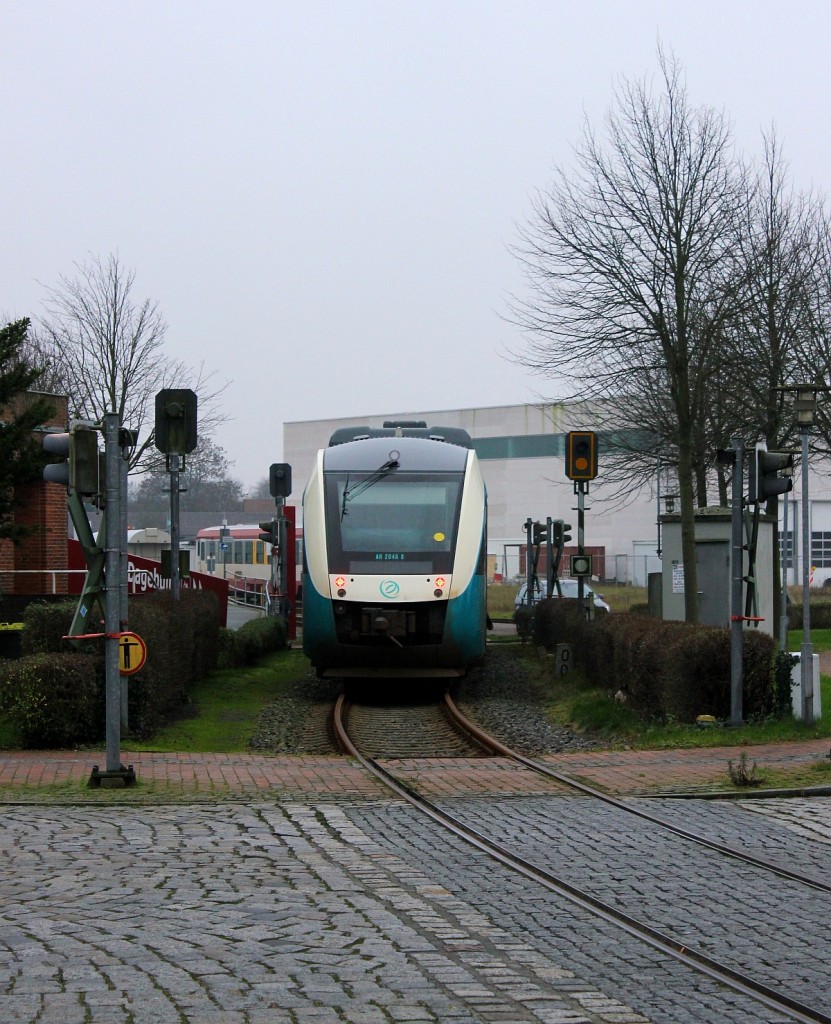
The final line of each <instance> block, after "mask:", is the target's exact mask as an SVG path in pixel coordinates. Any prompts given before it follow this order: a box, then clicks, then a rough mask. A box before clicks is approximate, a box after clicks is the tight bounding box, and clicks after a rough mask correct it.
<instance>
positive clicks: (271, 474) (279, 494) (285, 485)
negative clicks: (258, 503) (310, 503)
mask: <svg viewBox="0 0 831 1024" xmlns="http://www.w3.org/2000/svg"><path fill="white" fill-rule="evenodd" d="M268 489H269V492H270V493H271V496H272V497H273V498H287V497H288V496H289V495H290V494H291V466H290V465H289V464H288V463H287V462H274V463H272V464H271V466H270V467H269V470H268Z"/></svg>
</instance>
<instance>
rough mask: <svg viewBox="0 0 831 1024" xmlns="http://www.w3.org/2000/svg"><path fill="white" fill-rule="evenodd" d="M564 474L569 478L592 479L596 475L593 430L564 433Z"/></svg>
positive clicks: (595, 443)
mask: <svg viewBox="0 0 831 1024" xmlns="http://www.w3.org/2000/svg"><path fill="white" fill-rule="evenodd" d="M566 476H567V477H568V478H569V480H594V478H595V477H596V476H597V434H595V433H594V431H593V430H572V431H570V432H569V433H568V434H566Z"/></svg>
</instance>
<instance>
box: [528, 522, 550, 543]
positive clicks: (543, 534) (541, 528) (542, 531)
mask: <svg viewBox="0 0 831 1024" xmlns="http://www.w3.org/2000/svg"><path fill="white" fill-rule="evenodd" d="M547 535H548V528H547V526H546V525H545V524H544V523H534V527H533V534H532V543H534V544H544V543H545V542H546V540H547Z"/></svg>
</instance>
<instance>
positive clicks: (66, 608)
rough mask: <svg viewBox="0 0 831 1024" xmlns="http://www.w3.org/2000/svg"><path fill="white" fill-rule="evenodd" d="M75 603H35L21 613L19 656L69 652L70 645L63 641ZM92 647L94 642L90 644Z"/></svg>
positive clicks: (76, 605)
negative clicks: (21, 625) (21, 627)
mask: <svg viewBox="0 0 831 1024" xmlns="http://www.w3.org/2000/svg"><path fill="white" fill-rule="evenodd" d="M77 607H78V602H77V600H76V601H60V602H58V603H51V604H46V603H44V602H41V601H36V602H33V603H32V604H30V605H29V606H28V607H27V608H26V610H25V611H24V612H23V626H24V628H23V633H22V635H21V638H20V648H21V654H23V655H24V656H26V655H28V654H46V653H48V652H58V651H70V650H72V649H73V648H72V645H71V644H70V643H69V641H68V640H63V639H62V637H64V636H65V635H66V634H67V633H68V632H69V629H70V626H71V625H72V618H73V616H74V615H75V609H76V608H77ZM91 643H92V644H93V645H94V644H95V641H92V642H91Z"/></svg>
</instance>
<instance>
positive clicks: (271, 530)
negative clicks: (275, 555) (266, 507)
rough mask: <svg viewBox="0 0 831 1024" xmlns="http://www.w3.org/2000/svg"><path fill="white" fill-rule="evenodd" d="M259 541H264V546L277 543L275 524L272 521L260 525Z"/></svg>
mask: <svg viewBox="0 0 831 1024" xmlns="http://www.w3.org/2000/svg"><path fill="white" fill-rule="evenodd" d="M260 529H261V530H262V533H261V534H260V540H264V541H265V542H266V544H276V543H277V522H276V520H274V519H269V520H268V521H267V522H265V523H260Z"/></svg>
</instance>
